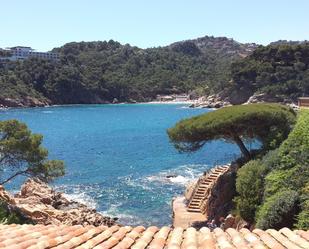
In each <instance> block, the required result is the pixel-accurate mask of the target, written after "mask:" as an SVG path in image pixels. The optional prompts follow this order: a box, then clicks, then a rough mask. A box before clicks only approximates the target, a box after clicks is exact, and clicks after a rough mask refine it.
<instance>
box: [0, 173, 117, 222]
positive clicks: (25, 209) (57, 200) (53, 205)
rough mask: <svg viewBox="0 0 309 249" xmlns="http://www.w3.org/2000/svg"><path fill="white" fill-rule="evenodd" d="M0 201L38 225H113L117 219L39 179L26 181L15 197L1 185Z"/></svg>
mask: <svg viewBox="0 0 309 249" xmlns="http://www.w3.org/2000/svg"><path fill="white" fill-rule="evenodd" d="M0 200H2V201H4V202H5V203H6V204H7V205H8V206H9V209H14V210H18V211H19V212H20V213H22V214H23V215H24V216H25V217H26V218H28V219H30V220H31V221H32V222H33V223H35V224H44V225H48V224H53V225H59V224H65V225H83V226H86V225H94V226H99V225H108V226H111V225H114V224H115V221H116V220H117V219H116V218H114V219H113V218H110V217H105V216H103V215H101V214H99V213H98V212H97V211H96V210H95V209H91V208H88V207H87V206H86V205H84V204H81V203H78V202H76V201H71V200H68V199H67V198H65V197H64V196H63V194H62V193H60V192H56V191H54V190H53V189H52V188H51V187H49V186H48V185H47V184H45V183H43V182H42V181H40V180H37V179H29V180H27V181H26V182H25V183H24V184H23V185H22V187H21V190H20V192H19V193H18V194H16V195H15V196H14V197H13V196H11V195H10V194H8V193H7V192H6V191H5V190H4V188H3V187H2V186H0Z"/></svg>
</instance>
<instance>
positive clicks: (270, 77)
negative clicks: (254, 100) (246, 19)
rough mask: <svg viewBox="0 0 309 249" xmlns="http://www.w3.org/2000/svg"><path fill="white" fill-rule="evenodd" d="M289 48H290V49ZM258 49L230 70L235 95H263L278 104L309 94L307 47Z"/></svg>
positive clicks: (301, 45)
mask: <svg viewBox="0 0 309 249" xmlns="http://www.w3.org/2000/svg"><path fill="white" fill-rule="evenodd" d="M291 44H292V45H291ZM291 44H284V43H283V44H280V43H279V44H276V45H269V46H266V47H264V46H260V47H259V48H257V49H256V50H255V51H254V52H253V53H252V54H251V55H249V56H248V57H246V58H244V59H242V60H238V61H236V62H234V63H233V64H232V66H231V77H232V82H233V83H232V84H231V85H232V86H231V89H233V90H234V92H245V93H246V94H247V96H248V97H250V96H251V95H253V94H254V93H265V94H267V95H269V96H272V97H276V99H278V101H284V100H286V99H287V100H292V101H296V100H297V98H298V97H300V96H306V95H308V94H309V43H308V42H307V43H302V44H297V45H293V43H291Z"/></svg>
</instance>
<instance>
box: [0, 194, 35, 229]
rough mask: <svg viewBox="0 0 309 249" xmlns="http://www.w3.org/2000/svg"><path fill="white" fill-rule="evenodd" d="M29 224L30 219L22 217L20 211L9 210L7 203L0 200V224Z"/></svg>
mask: <svg viewBox="0 0 309 249" xmlns="http://www.w3.org/2000/svg"><path fill="white" fill-rule="evenodd" d="M25 223H27V224H29V223H32V222H31V220H29V219H27V218H26V217H24V216H23V215H22V214H21V213H19V212H17V211H14V210H10V209H9V208H8V206H7V204H6V203H5V202H3V201H1V200H0V224H25Z"/></svg>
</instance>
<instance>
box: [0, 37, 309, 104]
mask: <svg viewBox="0 0 309 249" xmlns="http://www.w3.org/2000/svg"><path fill="white" fill-rule="evenodd" d="M53 51H54V52H58V53H59V54H60V58H61V59H60V60H59V61H47V60H43V59H37V58H32V59H27V60H24V61H17V62H0V104H3V105H8V106H18V105H25V106H29V105H45V104H77V103H109V102H112V101H113V100H114V99H117V100H118V101H119V102H135V101H137V102H140V101H149V100H153V99H154V98H155V97H156V95H157V94H173V93H188V92H192V91H193V92H194V93H195V95H197V96H203V95H206V96H207V95H210V94H217V93H219V94H221V96H222V99H224V100H226V101H227V102H230V103H232V104H241V103H244V102H246V101H247V100H248V99H249V98H250V97H251V96H252V95H254V94H260V93H263V94H265V95H266V99H265V100H269V101H275V102H284V101H287V102H291V101H296V100H297V97H299V96H304V95H309V43H308V42H291V41H290V42H288V41H278V42H274V43H272V44H271V45H269V46H259V47H258V48H257V45H255V44H241V43H238V42H236V41H234V40H232V39H228V38H225V37H219V38H215V37H208V36H205V37H202V38H198V39H195V40H186V41H181V42H176V43H173V44H171V45H169V46H166V47H158V48H148V49H141V48H138V47H133V46H130V45H128V44H126V45H122V44H120V43H118V42H115V41H113V40H111V41H108V42H107V41H103V42H102V41H98V42H78V43H77V42H72V43H68V44H65V45H64V46H62V47H60V48H54V49H53Z"/></svg>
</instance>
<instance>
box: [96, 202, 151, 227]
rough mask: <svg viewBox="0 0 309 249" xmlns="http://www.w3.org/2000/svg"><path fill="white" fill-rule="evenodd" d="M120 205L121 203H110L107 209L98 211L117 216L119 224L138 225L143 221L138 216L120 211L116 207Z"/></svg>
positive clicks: (104, 214)
mask: <svg viewBox="0 0 309 249" xmlns="http://www.w3.org/2000/svg"><path fill="white" fill-rule="evenodd" d="M120 206H121V203H119V204H111V205H110V208H109V209H107V210H106V211H100V212H99V213H100V214H102V215H103V216H109V217H117V218H118V219H119V220H118V222H119V223H120V224H129V225H138V224H143V223H145V222H144V221H143V220H141V219H140V218H139V217H136V216H134V215H132V214H128V213H127V212H126V211H120V210H119V209H118V208H119V207H120Z"/></svg>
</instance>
